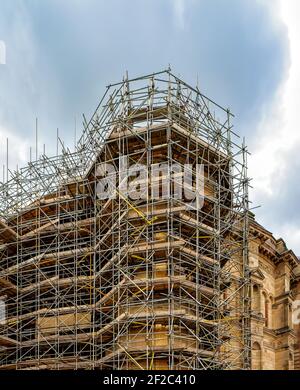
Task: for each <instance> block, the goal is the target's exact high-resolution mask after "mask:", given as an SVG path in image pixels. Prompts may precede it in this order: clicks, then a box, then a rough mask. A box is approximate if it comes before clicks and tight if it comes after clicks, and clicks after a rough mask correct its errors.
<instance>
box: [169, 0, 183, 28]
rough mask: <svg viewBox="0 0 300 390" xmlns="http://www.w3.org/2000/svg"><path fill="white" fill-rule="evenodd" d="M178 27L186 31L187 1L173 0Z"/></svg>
mask: <svg viewBox="0 0 300 390" xmlns="http://www.w3.org/2000/svg"><path fill="white" fill-rule="evenodd" d="M172 4H173V11H174V16H175V23H176V25H177V26H178V27H179V28H181V29H184V26H185V0H172Z"/></svg>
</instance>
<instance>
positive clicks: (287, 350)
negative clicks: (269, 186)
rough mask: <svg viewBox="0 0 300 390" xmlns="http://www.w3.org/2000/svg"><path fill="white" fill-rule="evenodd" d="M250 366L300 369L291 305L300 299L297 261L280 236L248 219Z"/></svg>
mask: <svg viewBox="0 0 300 390" xmlns="http://www.w3.org/2000/svg"><path fill="white" fill-rule="evenodd" d="M249 265H250V268H251V295H252V296H251V334H252V336H251V339H252V369H254V370H272V369H273V370H274V369H275V370H293V369H300V360H299V335H300V333H299V325H297V324H296V323H295V322H297V321H296V319H297V318H296V317H297V316H296V314H297V313H296V312H295V311H294V315H293V309H294V308H295V306H296V305H297V302H296V301H297V300H299V299H300V272H299V271H300V270H299V268H300V265H299V260H298V258H297V256H296V255H295V254H294V253H293V251H291V250H289V249H287V247H286V245H285V242H284V241H283V240H282V239H278V240H276V239H275V238H274V237H273V235H272V233H270V232H268V231H267V230H266V229H264V228H263V227H262V226H261V225H259V224H258V223H257V222H256V221H255V220H254V217H253V218H251V223H250V240H249Z"/></svg>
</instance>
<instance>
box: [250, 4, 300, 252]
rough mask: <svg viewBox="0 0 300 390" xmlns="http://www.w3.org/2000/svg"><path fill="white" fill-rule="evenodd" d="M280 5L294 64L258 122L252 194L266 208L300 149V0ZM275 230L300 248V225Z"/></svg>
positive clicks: (251, 174) (286, 175) (289, 243)
mask: <svg viewBox="0 0 300 390" xmlns="http://www.w3.org/2000/svg"><path fill="white" fill-rule="evenodd" d="M279 5H280V9H279V16H280V17H281V19H282V21H283V22H284V23H285V25H286V26H287V29H288V37H289V43H290V58H291V64H290V69H289V73H288V77H287V79H286V81H285V82H284V83H283V85H282V86H281V87H280V88H279V90H278V92H277V95H276V97H275V98H274V101H273V104H272V105H271V108H270V109H268V110H266V113H265V116H264V117H263V118H262V120H261V122H260V123H259V125H258V129H257V132H256V134H257V137H256V140H255V143H254V145H253V146H252V149H253V150H254V153H253V154H252V157H251V158H250V161H249V168H250V176H252V177H253V178H254V183H253V184H254V191H252V192H253V193H252V197H253V198H254V202H255V201H256V202H259V203H262V205H263V207H264V208H267V207H269V206H268V201H272V205H274V204H276V198H277V196H279V194H280V188H282V187H283V186H284V185H285V183H286V180H287V178H288V174H289V167H290V164H293V161H291V158H290V157H291V155H292V154H293V151H294V150H295V148H297V147H298V149H300V131H299V118H298V116H299V102H300V51H299V38H300V24H299V17H300V2H299V1H298V0H280V2H279ZM293 155H294V154H293ZM295 185H298V183H295ZM290 190H292V188H291V189H290ZM262 215H263V213H262ZM274 215H275V216H276V210H274ZM275 219H276V217H275ZM263 222H264V221H263ZM273 231H274V233H276V234H279V235H282V236H283V238H284V239H286V241H287V243H288V245H290V246H293V248H292V249H295V250H298V251H299V252H300V226H298V227H297V226H290V225H289V224H288V223H287V224H286V225H284V226H281V227H280V228H276V226H275V229H274V228H273Z"/></svg>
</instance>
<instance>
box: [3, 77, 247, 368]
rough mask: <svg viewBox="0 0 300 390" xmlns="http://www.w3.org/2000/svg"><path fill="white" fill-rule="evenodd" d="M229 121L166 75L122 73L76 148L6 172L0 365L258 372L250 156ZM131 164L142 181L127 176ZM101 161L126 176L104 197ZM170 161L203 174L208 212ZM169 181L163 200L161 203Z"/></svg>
mask: <svg viewBox="0 0 300 390" xmlns="http://www.w3.org/2000/svg"><path fill="white" fill-rule="evenodd" d="M232 117H233V115H232V114H231V113H230V111H229V110H228V109H224V108H222V107H221V106H219V105H218V104H216V103H215V102H213V101H212V100H211V99H209V98H207V97H206V96H204V95H203V94H202V93H200V91H199V89H198V88H197V87H196V88H193V87H191V86H189V85H188V84H186V83H185V82H184V81H182V80H180V79H179V78H178V77H176V76H175V75H173V74H172V72H171V70H170V69H168V70H166V71H162V72H158V73H153V74H150V75H146V76H143V77H139V78H134V79H129V78H128V76H126V77H125V78H124V79H123V81H122V82H120V83H117V84H113V85H109V86H108V87H107V89H106V92H105V94H104V96H103V98H102V100H101V101H100V103H99V105H98V107H97V109H96V111H95V112H94V114H93V116H92V118H91V120H90V121H89V122H87V121H86V120H85V121H84V130H83V133H82V136H81V138H80V139H79V141H78V142H77V144H76V148H75V151H70V150H69V149H68V148H64V147H62V152H61V153H58V154H57V155H56V156H54V157H48V156H46V155H45V154H43V155H41V156H40V157H39V158H37V159H36V161H30V163H28V165H27V166H26V167H24V168H21V169H17V170H16V171H14V172H11V175H10V178H9V180H7V181H5V182H4V183H1V186H0V196H1V200H0V217H1V220H0V239H1V241H0V303H1V304H2V307H3V308H4V311H5V317H3V318H2V319H1V321H0V368H2V369H79V368H84V369H94V368H95V369H149V370H155V369H177V370H182V369H250V358H251V356H250V341H251V340H250V301H249V297H250V293H249V288H250V275H249V267H248V209H249V207H248V178H247V153H248V152H247V148H246V146H245V145H244V143H241V142H240V140H239V137H238V136H237V135H236V134H235V133H234V132H233V130H232V124H231V120H232ZM124 156H125V157H126V158H127V161H129V168H130V167H132V166H134V164H139V165H143V166H144V167H146V175H145V176H144V177H141V178H135V180H134V178H133V176H132V174H131V177H129V176H128V167H127V168H124V169H123V165H122V163H121V162H122V161H123V160H122V159H123V158H124ZM104 163H105V164H110V166H113V167H114V168H115V171H116V172H118V175H116V177H117V179H116V181H115V183H113V180H112V176H109V175H108V176H107V177H108V179H109V181H108V187H109V188H110V190H111V196H110V197H109V198H108V199H102V198H101V197H99V193H98V185H99V166H103V164H104ZM162 163H163V164H164V166H165V167H167V169H166V171H165V172H163V173H162V174H160V176H159V180H158V181H155V180H153V175H152V174H153V171H152V167H153V166H160V165H159V164H162ZM174 164H176V166H177V167H182V168H183V169H182V171H181V172H184V166H186V165H188V166H189V167H190V169H191V177H192V178H194V177H195V176H196V173H197V172H196V166H197V164H200V165H201V166H202V167H203V177H204V180H203V191H202V195H201V200H202V203H201V207H198V206H197V204H196V205H195V203H192V202H190V201H189V200H186V199H185V198H184V197H183V198H180V197H178V196H177V195H178V194H177V193H175V191H174V188H175V187H176V188H177V189H178V188H179V187H178V185H179V184H178V183H181V181H180V180H179V179H180V178H182V173H180V172H179V173H178V172H174V171H173V166H174ZM121 178H123V179H121ZM163 178H164V179H165V182H166V183H167V196H163V195H161V196H153V190H155V191H156V195H158V194H159V195H160V194H161V193H162V185H163ZM128 181H129V185H131V186H139V185H140V186H141V185H144V187H143V188H146V191H145V193H144V195H145V196H144V197H143V198H142V199H140V198H137V199H132V198H130V197H129V196H128V194H127V193H126V186H124V182H126V183H127V185H128ZM124 188H125V189H124ZM190 191H191V192H194V193H196V194H198V195H199V193H198V188H197V183H196V184H195V182H194V180H192V182H191V187H190Z"/></svg>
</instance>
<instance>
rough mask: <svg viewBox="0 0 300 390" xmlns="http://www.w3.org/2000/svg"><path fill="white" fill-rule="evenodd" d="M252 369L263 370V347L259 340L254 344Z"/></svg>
mask: <svg viewBox="0 0 300 390" xmlns="http://www.w3.org/2000/svg"><path fill="white" fill-rule="evenodd" d="M252 370H262V356H261V347H260V345H259V343H258V342H255V343H253V345H252Z"/></svg>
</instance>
